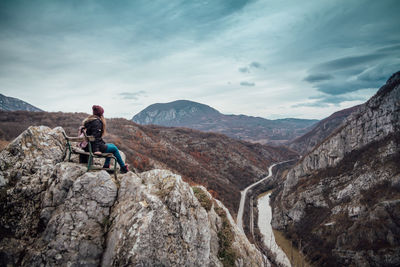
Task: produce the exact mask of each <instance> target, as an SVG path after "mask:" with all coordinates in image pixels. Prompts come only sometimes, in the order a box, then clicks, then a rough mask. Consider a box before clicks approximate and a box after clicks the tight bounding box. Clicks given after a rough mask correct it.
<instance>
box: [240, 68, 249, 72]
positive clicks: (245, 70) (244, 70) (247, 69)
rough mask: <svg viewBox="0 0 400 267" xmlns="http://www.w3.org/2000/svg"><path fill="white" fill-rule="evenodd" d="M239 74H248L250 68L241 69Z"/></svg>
mask: <svg viewBox="0 0 400 267" xmlns="http://www.w3.org/2000/svg"><path fill="white" fill-rule="evenodd" d="M239 72H242V73H248V72H250V71H249V68H247V67H241V68H239Z"/></svg>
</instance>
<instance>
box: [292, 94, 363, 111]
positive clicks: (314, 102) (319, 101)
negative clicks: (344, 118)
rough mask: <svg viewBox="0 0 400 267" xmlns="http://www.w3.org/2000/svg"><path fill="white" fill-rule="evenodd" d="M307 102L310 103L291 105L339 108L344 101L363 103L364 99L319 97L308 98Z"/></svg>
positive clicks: (356, 97) (348, 96) (331, 96)
mask: <svg viewBox="0 0 400 267" xmlns="http://www.w3.org/2000/svg"><path fill="white" fill-rule="evenodd" d="M309 100H311V102H306V103H300V104H296V105H292V107H293V108H298V107H327V106H329V105H334V106H340V104H341V103H342V102H345V101H365V98H364V97H362V96H354V95H351V96H350V95H340V96H335V95H319V96H314V97H310V98H309Z"/></svg>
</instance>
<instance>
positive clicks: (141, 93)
mask: <svg viewBox="0 0 400 267" xmlns="http://www.w3.org/2000/svg"><path fill="white" fill-rule="evenodd" d="M119 95H120V96H121V97H122V99H129V100H138V99H139V98H140V97H142V96H146V95H147V94H146V91H143V90H141V91H138V92H123V93H120V94H119Z"/></svg>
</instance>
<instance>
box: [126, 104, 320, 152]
mask: <svg viewBox="0 0 400 267" xmlns="http://www.w3.org/2000/svg"><path fill="white" fill-rule="evenodd" d="M132 120H133V121H134V122H136V123H139V124H144V125H146V124H156V125H162V126H173V127H187V128H191V129H196V130H200V131H204V132H215V133H222V134H225V135H227V136H229V137H233V138H236V139H241V140H246V141H249V142H257V143H261V144H281V143H283V142H286V141H288V140H292V139H294V138H296V137H298V136H301V135H302V134H304V133H306V132H307V131H308V130H309V129H310V128H309V127H310V126H311V125H313V124H315V123H316V122H317V120H304V119H290V118H289V119H279V120H268V119H264V118H260V117H252V116H246V115H224V114H222V113H220V112H219V111H217V110H216V109H214V108H211V107H209V106H207V105H204V104H200V103H196V102H193V101H188V100H178V101H174V102H170V103H158V104H153V105H150V106H148V107H147V108H145V109H144V110H142V111H141V112H139V113H138V114H136V115H135V116H134V117H133V118H132Z"/></svg>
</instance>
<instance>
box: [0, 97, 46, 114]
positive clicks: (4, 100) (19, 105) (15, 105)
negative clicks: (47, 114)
mask: <svg viewBox="0 0 400 267" xmlns="http://www.w3.org/2000/svg"><path fill="white" fill-rule="evenodd" d="M0 110H8V111H15V110H26V111H43V110H41V109H40V108H37V107H35V106H32V105H31V104H29V103H26V102H25V101H22V100H20V99H18V98H14V97H8V96H5V95H2V94H0Z"/></svg>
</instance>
